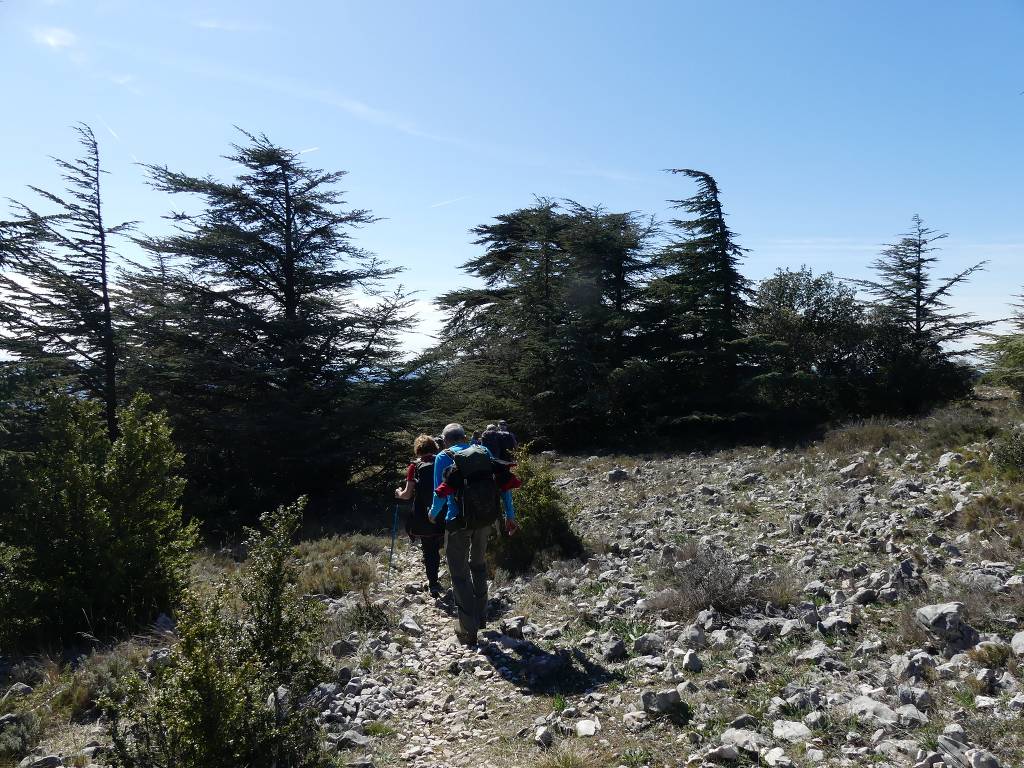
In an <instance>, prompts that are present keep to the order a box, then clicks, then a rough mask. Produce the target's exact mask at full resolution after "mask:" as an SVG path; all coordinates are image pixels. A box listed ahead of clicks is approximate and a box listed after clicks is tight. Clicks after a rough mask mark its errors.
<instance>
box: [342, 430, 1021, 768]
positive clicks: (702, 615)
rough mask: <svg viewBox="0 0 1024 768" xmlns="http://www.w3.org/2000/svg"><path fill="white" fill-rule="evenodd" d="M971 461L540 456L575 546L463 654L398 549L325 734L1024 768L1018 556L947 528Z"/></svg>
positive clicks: (596, 756) (594, 751) (403, 742)
mask: <svg viewBox="0 0 1024 768" xmlns="http://www.w3.org/2000/svg"><path fill="white" fill-rule="evenodd" d="M986 453H987V446H986V445H984V444H981V443H979V444H976V445H973V446H967V447H965V448H963V449H961V452H957V453H953V452H944V453H942V454H941V455H938V456H928V455H924V454H923V453H921V452H919V451H909V452H906V453H902V452H900V451H894V450H889V449H881V450H878V451H872V452H867V453H859V454H858V453H854V454H852V455H841V456H831V457H830V456H827V455H825V454H824V453H822V452H821V451H819V450H815V449H811V450H810V451H807V452H799V453H791V452H785V451H769V450H766V449H763V450H761V451H750V452H747V453H743V452H732V453H730V454H719V455H712V456H704V455H690V456H675V457H669V458H660V459H650V460H636V459H634V460H629V459H622V460H621V461H619V462H611V463H612V464H615V465H616V466H611V467H610V468H609V464H610V462H609V461H608V460H607V459H598V458H596V457H594V458H592V459H589V460H581V459H576V458H569V457H559V456H557V455H550V456H549V457H548V460H550V461H552V462H554V463H555V465H556V467H557V469H558V475H559V480H558V485H559V486H560V487H561V488H562V489H563V490H564V491H565V492H566V493H567V494H568V495H569V496H570V497H571V498H572V500H573V501H574V502H575V504H576V505H577V509H578V513H577V516H576V519H575V524H576V525H577V526H578V527H579V528H580V530H581V532H582V533H583V534H585V536H586V537H587V540H588V542H590V548H591V551H590V554H589V556H588V557H587V558H586V559H585V560H584V561H567V562H554V563H552V564H551V565H550V567H549V568H548V569H546V570H545V571H544V572H542V573H540V574H538V575H535V576H533V577H532V578H519V579H512V580H510V579H507V578H499V580H498V581H499V584H498V586H497V588H496V589H493V590H492V597H493V599H492V606H493V611H492V616H493V618H492V620H491V622H490V624H489V627H488V629H487V631H486V632H484V633H482V635H481V643H480V647H479V649H476V650H467V649H464V648H460V647H459V646H458V645H457V643H456V642H455V639H454V636H453V635H452V623H451V619H450V617H449V615H448V614H447V612H446V605H445V603H443V602H439V603H435V601H434V600H432V599H431V598H430V597H429V595H428V594H427V593H426V592H425V591H424V585H423V584H422V583H421V579H422V576H421V575H420V574H421V568H420V564H419V559H418V551H417V550H414V549H411V548H409V547H407V546H401V547H400V549H399V552H398V554H397V555H396V565H397V567H396V573H395V577H394V578H393V579H392V583H391V585H390V587H389V588H387V589H384V590H382V592H381V594H380V595H378V596H377V598H378V599H379V600H381V601H383V604H386V605H388V606H389V607H390V608H392V609H393V610H394V611H395V615H396V616H400V617H401V619H400V622H399V624H398V626H397V627H395V628H394V629H393V630H389V631H385V632H381V633H379V634H378V635H377V636H373V637H370V638H367V637H366V636H365V635H364V636H362V637H360V636H357V635H353V636H352V637H351V638H350V641H349V640H342V641H340V643H339V644H338V645H336V647H335V649H334V650H335V652H336V654H337V655H339V656H342V657H343V662H344V663H345V664H346V665H347V666H346V669H345V670H343V672H342V679H341V681H339V683H338V684H336V686H335V687H334V688H332V692H331V694H330V695H328V696H326V697H325V710H324V711H325V714H324V720H325V723H326V724H327V726H328V729H329V730H330V731H331V734H330V739H331V741H332V742H333V743H335V744H337V745H338V747H339V748H340V749H341V751H342V754H344V755H346V756H347V759H348V760H349V764H350V765H363V766H368V765H371V764H372V765H378V766H383V765H402V764H404V765H410V766H424V767H425V766H436V767H437V768H442V767H448V766H498V767H499V768H510V767H511V766H533V765H545V766H547V765H550V766H558V765H570V766H571V765H595V766H606V765H607V766H618V765H625V766H643V765H649V766H661V765H670V766H675V765H703V764H719V765H720V764H733V763H750V762H757V763H765V764H768V765H773V766H787V765H813V764H823V765H850V764H865V763H880V764H889V765H914V766H917V768H926V767H927V766H939V765H948V766H959V767H961V768H963V767H966V766H970V767H971V768H994V767H995V766H998V765H1020V764H1021V763H1020V759H1021V754H1022V747H1024V719H1022V712H1024V693H1022V692H1021V688H1020V686H1021V683H1022V675H1021V673H1022V667H1024V661H1022V660H1021V656H1022V655H1024V632H1022V631H1021V629H1022V627H1021V625H1020V620H1021V618H1022V608H1024V576H1022V571H1024V569H1022V567H1021V561H1020V557H1019V555H1020V550H1019V549H1016V548H1014V546H1012V545H1011V544H1010V543H1009V541H1010V538H1011V537H1012V535H1013V534H1012V533H1010V534H1006V533H1003V532H1001V531H999V530H998V529H996V528H989V529H985V528H981V529H979V530H964V529H963V527H962V526H959V525H958V520H961V519H962V518H963V517H964V516H965V511H966V512H967V513H969V512H970V510H971V509H973V508H974V507H975V506H977V505H978V504H979V499H986V498H987V495H986V493H984V492H982V491H979V490H977V483H976V482H974V481H972V480H970V479H967V478H968V475H969V473H970V472H971V471H973V470H976V469H977V468H978V467H979V466H980V465H981V464H982V463H983V462H984V458H983V457H984V455H986ZM1018 545H1019V542H1018ZM705 599H707V600H709V601H710V603H711V604H714V603H715V602H718V603H719V604H720V605H722V606H723V607H728V608H729V609H730V610H715V609H714V608H710V607H709V606H708V605H703V604H702V603H701V601H702V600H705ZM343 604H344V601H341V602H339V603H338V604H337V605H336V606H335V608H336V609H340V608H342V606H343ZM342 683H343V684H342ZM573 761H575V762H573Z"/></svg>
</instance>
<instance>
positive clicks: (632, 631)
mask: <svg viewBox="0 0 1024 768" xmlns="http://www.w3.org/2000/svg"><path fill="white" fill-rule="evenodd" d="M652 629H654V624H653V623H652V622H651V621H650V620H648V619H638V618H635V617H632V616H628V617H627V616H616V617H615V618H614V619H612V620H611V621H609V622H608V631H609V632H611V633H612V634H613V635H615V636H616V637H621V638H622V640H623V641H624V642H625V643H626V645H627V646H630V647H631V646H632V645H633V642H634V641H635V640H636V639H637V638H638V637H640V636H641V635H646V634H647V633H648V632H650V631H651V630H652Z"/></svg>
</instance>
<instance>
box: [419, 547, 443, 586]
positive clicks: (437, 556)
mask: <svg viewBox="0 0 1024 768" xmlns="http://www.w3.org/2000/svg"><path fill="white" fill-rule="evenodd" d="M443 543H444V536H443V535H442V536H421V537H420V546H421V547H422V548H423V566H424V567H425V568H426V569H427V581H429V582H430V584H431V585H433V584H437V571H438V569H439V568H440V567H441V545H442V544H443Z"/></svg>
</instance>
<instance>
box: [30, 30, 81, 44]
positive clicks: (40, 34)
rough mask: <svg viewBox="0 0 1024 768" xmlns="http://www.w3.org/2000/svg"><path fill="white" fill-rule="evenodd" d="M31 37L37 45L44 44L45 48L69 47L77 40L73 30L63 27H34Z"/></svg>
mask: <svg viewBox="0 0 1024 768" xmlns="http://www.w3.org/2000/svg"><path fill="white" fill-rule="evenodd" d="M32 39H33V40H35V41H36V42H37V43H38V44H39V45H45V46H46V47H47V48H53V49H60V48H70V47H71V46H73V45H74V44H75V43H76V42H77V41H78V38H77V37H76V36H75V33H74V32H72V31H71V30H70V29H64V28H63V27H42V28H39V29H34V30H32Z"/></svg>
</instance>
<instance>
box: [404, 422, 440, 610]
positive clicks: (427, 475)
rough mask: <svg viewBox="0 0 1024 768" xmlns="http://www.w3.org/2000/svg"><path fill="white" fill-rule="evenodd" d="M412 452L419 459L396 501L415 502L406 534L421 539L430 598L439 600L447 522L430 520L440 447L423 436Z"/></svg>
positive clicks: (407, 474)
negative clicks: (435, 455) (440, 574)
mask: <svg viewBox="0 0 1024 768" xmlns="http://www.w3.org/2000/svg"><path fill="white" fill-rule="evenodd" d="M412 450H413V454H414V455H415V457H416V458H415V459H414V460H413V462H412V463H411V464H409V467H408V469H407V470H406V473H405V487H404V488H396V489H395V498H396V499H398V500H399V501H409V500H412V512H410V513H409V517H408V518H407V519H406V521H405V532H406V533H408V534H409V538H410V539H412V540H413V541H415V540H416V539H419V540H420V547H421V548H422V549H423V566H424V568H425V569H426V571H427V584H428V586H429V589H430V595H431V597H434V598H438V597H440V596H441V583H440V581H439V580H438V570H439V569H440V567H441V545H442V544H443V543H444V522H443V521H435V522H431V520H430V519H429V517H428V513H429V511H430V505H431V503H432V502H433V500H434V487H435V486H434V454H435V452H436V451H437V444H436V443H435V442H434V438H432V437H431V436H430V435H420V436H419V437H417V438H416V440H415V441H414V442H413V444H412Z"/></svg>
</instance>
